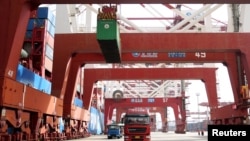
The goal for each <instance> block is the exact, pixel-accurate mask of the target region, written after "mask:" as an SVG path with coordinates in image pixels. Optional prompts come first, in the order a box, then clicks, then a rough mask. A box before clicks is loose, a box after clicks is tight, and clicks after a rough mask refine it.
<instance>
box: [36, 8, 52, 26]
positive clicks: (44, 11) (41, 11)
mask: <svg viewBox="0 0 250 141" xmlns="http://www.w3.org/2000/svg"><path fill="white" fill-rule="evenodd" d="M37 18H39V19H48V20H49V21H50V22H51V23H52V24H53V25H54V26H55V25H56V18H55V15H54V13H53V12H52V11H50V10H49V8H48V7H39V8H38V10H37Z"/></svg>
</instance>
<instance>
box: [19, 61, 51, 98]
mask: <svg viewBox="0 0 250 141" xmlns="http://www.w3.org/2000/svg"><path fill="white" fill-rule="evenodd" d="M16 80H17V81H18V82H21V83H23V84H26V85H30V86H32V87H33V88H34V89H37V90H40V91H43V92H45V93H47V94H51V82H50V81H48V80H46V79H45V78H42V77H41V76H39V75H37V74H35V73H34V72H32V71H31V70H29V69H27V68H25V67H24V66H22V65H21V64H19V65H18V68H17V75H16Z"/></svg>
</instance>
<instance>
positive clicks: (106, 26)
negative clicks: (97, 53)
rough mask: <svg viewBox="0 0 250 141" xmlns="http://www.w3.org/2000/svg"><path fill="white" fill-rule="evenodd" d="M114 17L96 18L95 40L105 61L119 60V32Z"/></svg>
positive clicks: (113, 61)
mask: <svg viewBox="0 0 250 141" xmlns="http://www.w3.org/2000/svg"><path fill="white" fill-rule="evenodd" d="M118 27H119V26H118V23H117V21H116V19H98V20H97V40H98V43H99V45H100V48H101V50H102V53H103V55H104V57H105V60H106V62H107V63H120V62H121V55H120V51H121V44H120V32H119V28H118Z"/></svg>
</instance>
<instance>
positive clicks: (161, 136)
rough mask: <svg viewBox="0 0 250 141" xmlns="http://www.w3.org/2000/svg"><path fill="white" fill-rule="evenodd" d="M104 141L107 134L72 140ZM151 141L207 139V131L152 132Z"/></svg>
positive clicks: (122, 140)
mask: <svg viewBox="0 0 250 141" xmlns="http://www.w3.org/2000/svg"><path fill="white" fill-rule="evenodd" d="M80 140H83V141H84V140H86V141H104V140H113V139H108V138H107V135H91V136H90V137H88V138H82V139H74V140H70V141H80ZM115 141H124V138H123V137H122V138H120V139H115ZM151 141H207V132H204V136H199V135H198V133H197V132H187V133H186V134H176V133H174V132H167V133H163V132H151Z"/></svg>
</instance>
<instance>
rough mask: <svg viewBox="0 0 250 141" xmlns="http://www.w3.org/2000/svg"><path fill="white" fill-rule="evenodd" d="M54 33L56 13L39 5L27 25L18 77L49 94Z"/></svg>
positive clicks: (20, 80)
mask: <svg viewBox="0 0 250 141" xmlns="http://www.w3.org/2000/svg"><path fill="white" fill-rule="evenodd" d="M54 35H55V15H54V14H53V13H52V12H51V11H50V10H49V8H48V7H39V8H38V9H37V10H36V11H33V12H32V13H31V16H30V19H29V22H28V25H27V31H26V35H25V38H24V44H23V49H22V51H21V57H20V64H19V66H18V71H17V72H18V74H17V78H16V79H17V81H19V82H21V83H24V84H27V85H29V86H32V87H34V88H35V89H38V90H41V91H43V92H45V93H48V94H50V92H51V82H50V80H51V77H52V66H53V54H54ZM24 72H25V73H24ZM34 78H36V79H34Z"/></svg>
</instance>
